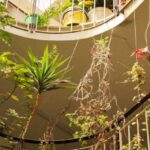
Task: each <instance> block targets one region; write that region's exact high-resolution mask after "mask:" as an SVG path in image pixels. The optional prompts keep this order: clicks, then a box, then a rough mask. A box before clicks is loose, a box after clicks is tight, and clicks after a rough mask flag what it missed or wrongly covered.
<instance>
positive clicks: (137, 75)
mask: <svg viewBox="0 0 150 150" xmlns="http://www.w3.org/2000/svg"><path fill="white" fill-rule="evenodd" d="M127 76H128V77H127V79H126V80H124V83H134V84H136V85H135V86H134V90H135V91H137V93H138V94H137V96H134V97H133V101H137V102H138V101H139V100H140V99H141V97H143V96H145V93H144V92H142V86H143V85H144V84H145V82H146V72H145V70H144V68H143V67H142V66H140V65H139V63H138V62H135V63H134V64H133V66H132V68H131V70H130V71H128V72H127Z"/></svg>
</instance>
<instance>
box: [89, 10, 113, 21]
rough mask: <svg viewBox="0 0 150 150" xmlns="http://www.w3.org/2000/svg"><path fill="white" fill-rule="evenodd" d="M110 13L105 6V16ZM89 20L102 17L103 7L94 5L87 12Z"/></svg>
mask: <svg viewBox="0 0 150 150" xmlns="http://www.w3.org/2000/svg"><path fill="white" fill-rule="evenodd" d="M94 13H95V14H94ZM110 15H112V11H111V10H110V9H109V8H105V17H108V16H110ZM88 17H89V21H92V22H93V21H97V20H102V19H104V7H96V8H95V9H92V10H91V11H90V12H89V13H88Z"/></svg>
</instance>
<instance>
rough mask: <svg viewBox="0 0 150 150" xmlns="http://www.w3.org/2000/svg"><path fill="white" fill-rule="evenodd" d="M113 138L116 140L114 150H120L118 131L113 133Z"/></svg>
mask: <svg viewBox="0 0 150 150" xmlns="http://www.w3.org/2000/svg"><path fill="white" fill-rule="evenodd" d="M115 138H116V143H115V148H116V149H115V150H119V149H120V142H119V140H120V135H119V130H117V131H116V133H115Z"/></svg>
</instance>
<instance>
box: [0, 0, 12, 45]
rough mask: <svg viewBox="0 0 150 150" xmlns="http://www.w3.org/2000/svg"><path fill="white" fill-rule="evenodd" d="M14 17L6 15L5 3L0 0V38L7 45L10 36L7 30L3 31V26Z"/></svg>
mask: <svg viewBox="0 0 150 150" xmlns="http://www.w3.org/2000/svg"><path fill="white" fill-rule="evenodd" d="M14 21H15V20H14V19H13V18H12V17H11V16H9V15H8V12H7V9H6V7H5V3H3V2H1V1H0V30H1V31H0V40H1V41H2V42H4V43H5V44H7V45H10V43H11V38H10V35H9V33H8V32H6V31H4V30H5V27H6V26H7V25H9V24H11V23H14Z"/></svg>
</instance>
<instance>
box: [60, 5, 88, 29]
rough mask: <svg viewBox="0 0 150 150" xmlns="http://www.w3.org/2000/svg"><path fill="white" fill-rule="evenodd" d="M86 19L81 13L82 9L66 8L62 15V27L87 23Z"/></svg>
mask: <svg viewBox="0 0 150 150" xmlns="http://www.w3.org/2000/svg"><path fill="white" fill-rule="evenodd" d="M87 20H88V17H87V14H86V12H85V11H84V12H83V9H82V8H79V7H74V8H73V9H72V7H69V8H67V9H66V10H65V11H64V13H63V22H62V23H63V25H64V26H71V25H73V26H75V25H80V24H82V23H85V22H87Z"/></svg>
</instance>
